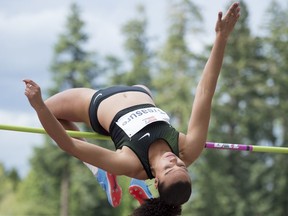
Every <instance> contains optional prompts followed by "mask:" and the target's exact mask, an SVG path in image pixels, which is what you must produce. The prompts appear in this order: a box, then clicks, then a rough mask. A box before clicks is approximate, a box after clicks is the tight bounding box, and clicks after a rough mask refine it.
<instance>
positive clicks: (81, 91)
mask: <svg viewBox="0 0 288 216" xmlns="http://www.w3.org/2000/svg"><path fill="white" fill-rule="evenodd" d="M95 92H96V91H95V90H92V89H88V88H73V89H68V90H65V91H63V92H60V93H57V94H55V95H53V96H52V97H50V98H48V99H47V100H46V101H45V104H46V105H47V107H48V108H49V109H50V111H51V112H52V113H53V114H54V115H55V117H56V118H57V119H62V120H67V121H73V122H85V123H87V121H88V122H89V117H88V109H89V105H90V101H91V98H92V96H93V94H94V93H95Z"/></svg>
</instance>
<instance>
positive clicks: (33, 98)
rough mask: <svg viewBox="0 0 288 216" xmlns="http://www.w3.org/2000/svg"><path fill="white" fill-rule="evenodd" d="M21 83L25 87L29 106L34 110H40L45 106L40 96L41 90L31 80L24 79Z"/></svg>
mask: <svg viewBox="0 0 288 216" xmlns="http://www.w3.org/2000/svg"><path fill="white" fill-rule="evenodd" d="M23 82H24V83H25V85H26V88H25V95H26V96H27V98H28V100H29V102H30V104H31V106H32V107H33V108H34V109H35V110H39V109H41V108H42V107H43V106H45V104H44V102H43V99H42V96H41V89H40V87H39V86H38V85H37V84H36V83H35V82H34V81H32V80H29V79H25V80H23Z"/></svg>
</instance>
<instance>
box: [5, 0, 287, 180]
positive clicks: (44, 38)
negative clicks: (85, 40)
mask: <svg viewBox="0 0 288 216" xmlns="http://www.w3.org/2000/svg"><path fill="white" fill-rule="evenodd" d="M16 2H17V3H16ZM74 2H76V3H77V4H78V5H79V6H80V8H81V11H82V14H81V17H82V19H83V20H84V22H85V23H86V32H87V33H88V34H89V35H90V47H89V48H90V50H92V51H97V52H98V54H99V55H101V56H105V55H107V54H112V53H113V54H116V55H121V54H122V45H123V41H122V40H123V38H122V37H121V32H120V29H121V26H123V24H125V23H126V22H127V21H128V20H129V19H131V18H133V17H135V13H136V12H135V7H136V5H137V4H139V3H142V4H143V5H144V6H145V8H146V13H147V16H148V22H149V23H148V34H149V35H150V36H154V37H156V38H158V41H159V43H161V38H163V37H164V36H165V31H166V27H167V22H166V15H167V2H168V0H157V1H156V0H137V1H135V0H134V1H132V0H122V1H112V0H106V1H99V0H84V1H83V0H82V1H80V0H79V1H74ZM194 2H195V3H196V4H198V5H199V6H200V7H201V10H202V13H203V17H204V23H205V26H204V27H205V31H206V35H205V36H206V37H203V38H205V40H204V39H203V38H199V41H191V43H195V44H200V45H201V44H202V45H203V43H209V42H212V41H211V40H212V39H213V36H214V24H215V22H216V19H217V13H218V11H220V10H222V11H225V6H226V5H227V4H228V3H229V2H230V1H228V0H218V1H203V0H195V1H194ZM270 2H271V1H270V0H264V1H263V0H246V4H247V5H248V9H249V12H250V26H251V29H252V32H253V33H254V34H257V33H259V31H260V29H261V28H260V24H261V22H262V20H263V19H264V17H265V14H264V12H265V11H266V10H267V7H268V5H269V3H270ZM278 2H281V3H283V4H284V3H285V0H278ZM71 3H72V1H70V0H50V1H39V0H25V1H5V0H0V32H1V34H0V47H1V51H0V65H1V66H0V74H1V84H0V88H1V92H0V124H7V125H19V126H29V127H40V124H39V122H38V119H37V117H36V115H35V113H34V112H33V110H32V108H31V107H30V106H29V104H28V102H27V99H26V98H25V96H24V85H23V83H22V80H23V79H24V78H31V79H34V80H35V81H36V82H38V84H39V85H40V86H41V87H42V88H47V87H48V86H49V85H50V84H51V77H50V72H49V65H50V64H51V60H52V53H53V45H54V44H55V43H56V41H57V40H58V36H59V34H60V33H62V32H63V30H64V24H65V22H66V18H67V14H68V12H69V8H70V5H71ZM286 6H287V5H286ZM156 42H157V41H156ZM42 140H43V135H37V134H28V133H19V132H13V131H3V130H2V131H1V130H0V145H1V150H0V162H2V163H4V165H5V167H6V168H12V167H16V168H17V169H18V170H19V172H20V174H21V175H22V176H24V175H25V174H26V173H27V171H28V170H29V157H30V156H31V154H32V149H33V147H34V146H38V145H40V144H42V143H43V141H42Z"/></svg>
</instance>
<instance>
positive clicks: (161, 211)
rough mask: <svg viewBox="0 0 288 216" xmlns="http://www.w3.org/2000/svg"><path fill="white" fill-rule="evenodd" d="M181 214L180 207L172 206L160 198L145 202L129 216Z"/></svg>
mask: <svg viewBox="0 0 288 216" xmlns="http://www.w3.org/2000/svg"><path fill="white" fill-rule="evenodd" d="M181 213H182V207H181V205H178V206H174V205H172V204H168V203H166V202H165V201H162V200H161V198H160V197H158V198H153V199H149V200H146V201H145V202H144V203H143V204H142V205H141V206H140V207H138V208H137V209H135V210H134V212H133V214H132V215H130V216H164V215H165V216H178V215H181Z"/></svg>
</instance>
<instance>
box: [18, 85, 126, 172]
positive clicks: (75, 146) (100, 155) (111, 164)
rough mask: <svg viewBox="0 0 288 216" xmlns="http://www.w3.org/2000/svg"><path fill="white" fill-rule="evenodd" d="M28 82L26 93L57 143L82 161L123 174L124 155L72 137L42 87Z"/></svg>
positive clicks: (42, 122)
mask: <svg viewBox="0 0 288 216" xmlns="http://www.w3.org/2000/svg"><path fill="white" fill-rule="evenodd" d="M24 82H25V84H26V89H25V95H26V96H27V98H28V100H29V102H30V104H31V106H32V107H33V108H34V109H35V111H36V113H37V115H38V118H39V120H40V122H41V124H42V126H43V127H44V129H45V130H46V132H47V133H48V135H49V136H50V137H51V138H52V139H53V140H54V141H55V142H56V143H57V145H58V146H59V147H60V148H61V149H62V150H64V151H66V152H67V153H69V154H71V155H73V156H75V157H77V158H78V159H80V160H81V161H84V162H87V163H89V164H91V165H94V166H97V167H99V168H102V169H104V170H106V171H108V172H110V173H113V174H117V175H123V174H125V169H126V168H125V167H124V166H121V164H126V163H123V157H122V156H121V155H120V154H117V153H116V152H114V151H111V150H108V149H105V148H102V147H99V146H96V145H93V144H90V143H87V142H84V141H81V140H78V139H74V138H71V137H70V136H69V135H68V134H67V133H66V131H65V129H64V128H63V126H62V125H61V124H60V122H59V121H58V120H57V119H56V118H55V116H54V115H53V114H52V113H51V112H50V110H49V109H48V107H47V106H46V105H45V103H44V101H43V99H42V96H41V89H40V87H39V86H38V85H37V84H36V83H35V82H33V81H32V80H24Z"/></svg>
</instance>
